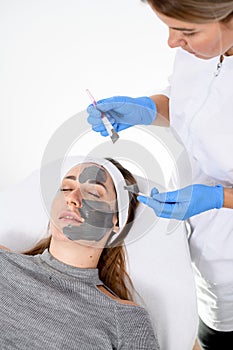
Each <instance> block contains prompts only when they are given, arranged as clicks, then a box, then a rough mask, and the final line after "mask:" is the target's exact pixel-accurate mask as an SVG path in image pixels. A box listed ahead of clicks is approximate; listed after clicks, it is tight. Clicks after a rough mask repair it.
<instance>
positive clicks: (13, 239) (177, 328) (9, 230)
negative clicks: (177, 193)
mask: <svg viewBox="0 0 233 350" xmlns="http://www.w3.org/2000/svg"><path fill="white" fill-rule="evenodd" d="M136 178H137V180H138V184H139V189H140V191H141V192H146V193H148V180H145V179H143V178H141V177H138V176H136ZM155 185H156V184H155V183H153V182H152V181H149V188H152V187H154V186H155ZM0 213H1V226H0V244H1V245H5V246H6V247H9V248H10V249H11V250H13V251H18V252H19V251H23V250H26V249H28V248H30V247H32V246H33V245H34V244H35V243H36V242H38V241H39V240H40V239H41V238H43V237H45V236H46V234H47V225H48V221H49V218H48V215H47V212H46V210H45V208H44V205H43V202H42V198H41V193H40V172H39V171H35V172H34V173H32V174H31V175H30V176H29V177H28V178H27V179H25V180H24V181H23V182H21V183H20V184H18V185H16V186H13V187H11V188H10V189H7V190H5V191H3V192H1V193H0ZM177 223H178V222H177V221H175V220H174V221H168V220H165V219H158V218H156V216H155V214H154V212H153V210H152V209H150V208H147V207H146V206H143V205H142V204H140V207H139V212H138V214H137V216H136V219H135V221H134V224H133V227H132V229H131V231H130V234H129V236H128V238H127V240H126V247H127V251H128V256H129V267H128V268H129V272H130V275H131V277H132V280H133V282H134V285H135V288H136V290H137V291H138V292H139V294H140V296H141V297H142V299H143V303H142V300H141V299H138V300H137V301H138V303H142V305H143V306H145V307H146V308H147V310H148V312H149V313H150V316H151V319H152V322H153V324H154V326H155V329H156V330H157V334H158V338H159V342H160V346H161V350H181V349H182V350H191V349H192V347H193V344H194V341H195V337H196V331H197V323H198V317H197V307H196V295H195V285H194V279H193V273H192V268H191V263H190V256H189V249H188V244H187V239H186V227H185V225H184V223H180V224H179V225H177ZM172 229H173V231H172ZM145 231H146V232H145ZM170 231H172V232H170ZM168 232H170V234H168Z"/></svg>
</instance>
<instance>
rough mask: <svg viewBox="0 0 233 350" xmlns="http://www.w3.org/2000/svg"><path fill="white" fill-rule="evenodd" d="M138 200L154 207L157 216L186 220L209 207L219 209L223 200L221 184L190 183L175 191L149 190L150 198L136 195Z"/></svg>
mask: <svg viewBox="0 0 233 350" xmlns="http://www.w3.org/2000/svg"><path fill="white" fill-rule="evenodd" d="M137 199H138V201H139V202H141V203H144V204H147V205H148V206H149V207H151V208H152V209H154V212H155V214H156V215H157V216H159V217H162V218H167V219H177V220H186V219H188V218H190V217H191V216H193V215H197V214H200V213H202V212H204V211H207V210H210V209H214V208H216V209H220V208H222V206H223V201H224V188H223V186H222V185H217V186H205V185H190V186H187V187H185V188H182V189H180V190H177V191H172V192H165V193H159V192H158V190H157V188H153V189H152V191H151V198H148V197H144V196H138V197H137Z"/></svg>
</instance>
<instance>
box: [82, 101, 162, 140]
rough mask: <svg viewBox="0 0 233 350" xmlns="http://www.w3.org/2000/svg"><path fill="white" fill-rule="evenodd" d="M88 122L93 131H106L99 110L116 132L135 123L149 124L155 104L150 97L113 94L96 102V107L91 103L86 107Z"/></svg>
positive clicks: (154, 115)
mask: <svg viewBox="0 0 233 350" xmlns="http://www.w3.org/2000/svg"><path fill="white" fill-rule="evenodd" d="M87 112H88V114H89V116H88V119H87V121H88V123H90V124H91V125H92V129H93V130H94V131H97V132H100V133H101V135H102V136H107V135H108V133H107V131H106V129H105V126H104V124H103V123H102V121H101V112H104V113H105V114H106V116H107V117H108V119H109V121H110V123H111V124H112V125H113V127H114V129H115V130H116V131H117V132H118V131H121V130H124V129H127V128H129V127H131V126H133V125H136V124H145V125H149V124H151V123H152V122H153V120H154V119H155V117H156V113H157V110H156V105H155V103H154V101H153V100H152V99H151V98H150V97H146V96H145V97H138V98H132V97H127V96H115V97H110V98H107V99H104V100H100V101H98V102H97V108H95V107H94V106H93V104H91V105H89V106H88V108H87Z"/></svg>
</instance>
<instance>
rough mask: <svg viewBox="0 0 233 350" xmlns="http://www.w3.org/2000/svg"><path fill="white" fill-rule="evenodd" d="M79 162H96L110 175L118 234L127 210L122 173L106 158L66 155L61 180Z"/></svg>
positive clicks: (126, 192)
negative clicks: (114, 191)
mask: <svg viewBox="0 0 233 350" xmlns="http://www.w3.org/2000/svg"><path fill="white" fill-rule="evenodd" d="M80 163H96V164H98V165H101V166H102V167H104V168H105V169H106V170H107V172H108V173H109V175H110V176H111V178H112V181H113V183H114V186H115V190H116V194H117V203H118V221H119V231H118V234H119V233H120V232H121V231H122V229H123V228H124V227H125V225H126V222H127V219H128V210H129V194H128V191H126V190H125V189H124V186H125V185H126V182H125V179H124V177H123V175H122V174H121V172H120V171H119V170H118V168H117V167H116V166H115V165H114V164H113V163H111V162H110V161H108V160H107V159H103V158H95V157H90V156H77V157H76V156H74V157H68V158H66V159H65V160H64V161H63V164H62V167H61V180H62V179H63V178H64V176H65V175H66V174H67V172H68V171H69V170H70V169H71V168H73V167H74V166H75V165H77V164H80Z"/></svg>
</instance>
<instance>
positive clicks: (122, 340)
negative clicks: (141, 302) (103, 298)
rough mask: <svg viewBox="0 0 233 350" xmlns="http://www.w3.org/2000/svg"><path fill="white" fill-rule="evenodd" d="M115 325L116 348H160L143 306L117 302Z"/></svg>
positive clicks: (136, 349)
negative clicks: (116, 335)
mask: <svg viewBox="0 0 233 350" xmlns="http://www.w3.org/2000/svg"><path fill="white" fill-rule="evenodd" d="M116 325H117V333H118V340H119V343H118V349H120V350H159V349H160V347H159V344H158V340H157V337H156V335H155V333H154V330H153V328H152V324H151V321H150V318H149V315H148V313H147V312H146V310H145V309H144V308H142V307H140V306H138V307H135V306H131V305H121V304H119V306H118V307H117V310H116Z"/></svg>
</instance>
